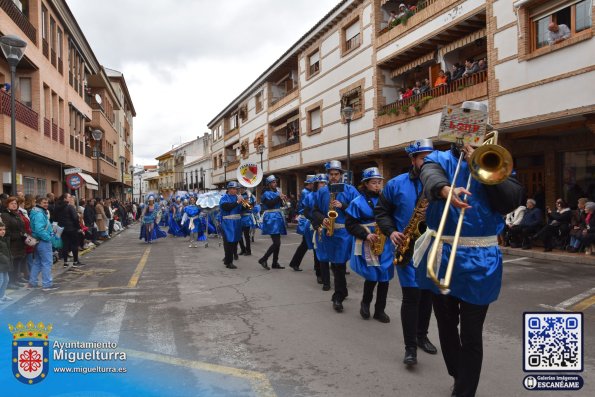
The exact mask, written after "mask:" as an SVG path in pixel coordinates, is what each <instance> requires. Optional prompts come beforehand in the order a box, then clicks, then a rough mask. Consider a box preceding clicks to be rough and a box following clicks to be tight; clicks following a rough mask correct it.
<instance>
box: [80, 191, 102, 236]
mask: <svg viewBox="0 0 595 397" xmlns="http://www.w3.org/2000/svg"><path fill="white" fill-rule="evenodd" d="M95 217H96V212H95V200H93V199H89V200H88V201H87V205H85V211H84V212H83V221H84V223H85V226H86V227H87V228H88V236H89V239H90V240H91V241H92V242H93V244H95V245H99V243H98V241H97V227H96V226H95Z"/></svg>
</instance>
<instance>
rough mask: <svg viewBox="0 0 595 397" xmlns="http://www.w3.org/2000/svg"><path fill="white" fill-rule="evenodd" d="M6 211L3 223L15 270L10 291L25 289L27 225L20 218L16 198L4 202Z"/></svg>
mask: <svg viewBox="0 0 595 397" xmlns="http://www.w3.org/2000/svg"><path fill="white" fill-rule="evenodd" d="M4 206H5V208H6V209H5V211H4V212H3V213H2V214H1V216H2V222H3V223H4V225H5V227H6V240H7V242H8V246H9V247H10V254H11V256H12V264H13V266H12V267H13V270H12V272H11V273H10V281H9V283H8V288H9V289H18V288H21V287H24V286H25V284H24V283H23V282H22V281H23V280H22V275H23V274H24V273H25V268H26V267H27V261H26V252H25V242H24V236H25V224H24V223H23V220H22V218H21V216H20V212H19V205H18V203H17V198H16V197H9V198H7V199H6V200H5V201H4Z"/></svg>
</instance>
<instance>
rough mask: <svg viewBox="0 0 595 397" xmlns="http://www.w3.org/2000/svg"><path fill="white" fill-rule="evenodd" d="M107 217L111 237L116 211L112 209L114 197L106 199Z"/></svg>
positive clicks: (105, 209)
mask: <svg viewBox="0 0 595 397" xmlns="http://www.w3.org/2000/svg"><path fill="white" fill-rule="evenodd" d="M103 210H104V211H105V218H106V222H107V235H108V236H110V237H111V235H112V233H113V232H114V211H113V209H112V199H106V200H105V202H104V203H103Z"/></svg>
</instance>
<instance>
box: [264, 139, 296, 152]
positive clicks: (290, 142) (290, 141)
mask: <svg viewBox="0 0 595 397" xmlns="http://www.w3.org/2000/svg"><path fill="white" fill-rule="evenodd" d="M299 142H300V140H299V138H298V137H295V138H293V139H288V140H287V141H285V142H282V143H278V144H276V145H273V146H272V147H271V150H278V149H282V148H284V147H288V146H291V145H295V144H296V143H299Z"/></svg>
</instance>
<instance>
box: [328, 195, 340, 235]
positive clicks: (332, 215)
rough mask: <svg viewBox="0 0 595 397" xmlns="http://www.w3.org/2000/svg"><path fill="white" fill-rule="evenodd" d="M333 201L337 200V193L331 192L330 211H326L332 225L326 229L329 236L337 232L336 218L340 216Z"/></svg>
mask: <svg viewBox="0 0 595 397" xmlns="http://www.w3.org/2000/svg"><path fill="white" fill-rule="evenodd" d="M333 201H335V193H331V195H330V200H329V204H328V212H327V213H326V217H327V219H328V220H329V223H330V226H329V227H328V228H327V229H326V235H327V236H328V237H332V236H333V234H335V220H336V219H337V217H338V216H339V213H338V212H337V211H336V210H335V207H333V204H332V203H333Z"/></svg>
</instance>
